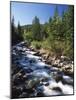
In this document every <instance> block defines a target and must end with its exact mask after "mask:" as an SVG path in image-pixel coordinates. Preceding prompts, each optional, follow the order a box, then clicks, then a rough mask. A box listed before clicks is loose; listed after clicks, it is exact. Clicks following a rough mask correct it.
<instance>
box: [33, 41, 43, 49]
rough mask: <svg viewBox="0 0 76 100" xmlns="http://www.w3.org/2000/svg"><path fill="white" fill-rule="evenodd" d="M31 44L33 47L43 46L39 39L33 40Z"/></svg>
mask: <svg viewBox="0 0 76 100" xmlns="http://www.w3.org/2000/svg"><path fill="white" fill-rule="evenodd" d="M31 45H32V47H33V48H36V49H40V48H41V46H42V43H41V42H39V41H32V42H31Z"/></svg>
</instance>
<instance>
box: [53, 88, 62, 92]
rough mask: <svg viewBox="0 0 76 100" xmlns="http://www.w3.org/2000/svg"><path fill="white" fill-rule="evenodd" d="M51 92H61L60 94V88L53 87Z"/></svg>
mask: <svg viewBox="0 0 76 100" xmlns="http://www.w3.org/2000/svg"><path fill="white" fill-rule="evenodd" d="M52 90H55V91H57V92H61V93H62V90H61V88H60V87H53V88H52Z"/></svg>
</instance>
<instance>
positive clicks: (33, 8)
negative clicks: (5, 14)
mask: <svg viewBox="0 0 76 100" xmlns="http://www.w3.org/2000/svg"><path fill="white" fill-rule="evenodd" d="M55 7H56V4H45V3H44V4H41V3H25V2H11V19H12V17H13V16H14V20H15V25H16V26H17V24H18V22H20V25H27V24H32V20H33V19H34V17H35V16H37V17H38V18H39V19H40V23H41V24H44V23H45V22H48V20H49V18H50V17H53V15H54V11H55ZM57 7H58V11H59V15H60V16H61V15H62V12H63V10H64V11H66V10H67V8H68V6H67V5H58V4H57Z"/></svg>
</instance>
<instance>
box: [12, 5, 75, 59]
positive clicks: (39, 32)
mask: <svg viewBox="0 0 76 100" xmlns="http://www.w3.org/2000/svg"><path fill="white" fill-rule="evenodd" d="M11 27H12V41H15V40H16V41H17V40H18V41H21V40H22V39H24V40H27V41H28V42H29V43H31V45H32V46H33V47H34V48H36V49H40V48H44V49H47V50H49V51H50V52H53V53H54V54H55V55H56V56H61V55H65V56H68V57H69V58H70V59H73V51H74V47H73V45H74V41H73V39H74V7H73V6H68V9H67V10H66V11H63V12H62V16H59V12H58V7H57V6H56V8H55V11H54V16H53V17H52V18H51V17H50V18H49V20H48V22H47V23H45V24H40V21H39V18H38V17H37V16H35V18H34V19H33V21H32V25H25V26H23V27H21V26H20V23H18V27H17V28H16V27H15V25H14V18H13V19H12V23H11ZM17 33H19V34H17Z"/></svg>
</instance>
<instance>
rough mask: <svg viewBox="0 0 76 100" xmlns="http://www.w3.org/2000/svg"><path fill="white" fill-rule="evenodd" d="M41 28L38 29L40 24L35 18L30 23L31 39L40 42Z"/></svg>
mask: <svg viewBox="0 0 76 100" xmlns="http://www.w3.org/2000/svg"><path fill="white" fill-rule="evenodd" d="M40 31H41V27H40V22H39V18H37V16H35V18H34V20H33V22H32V35H33V39H34V40H38V41H39V40H41V34H40Z"/></svg>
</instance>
